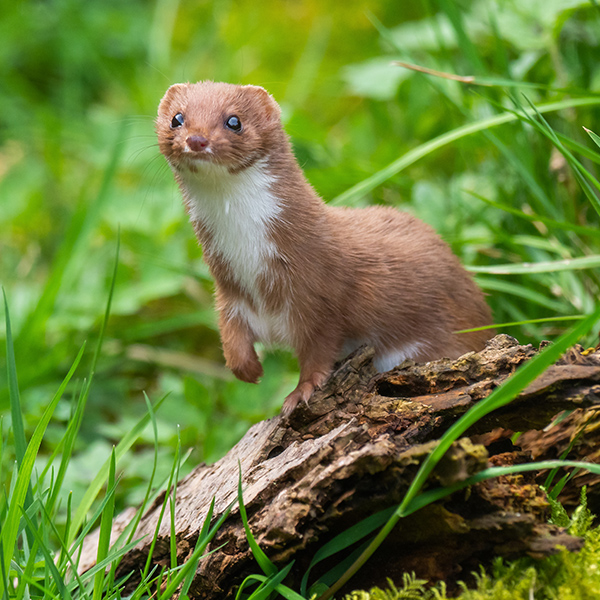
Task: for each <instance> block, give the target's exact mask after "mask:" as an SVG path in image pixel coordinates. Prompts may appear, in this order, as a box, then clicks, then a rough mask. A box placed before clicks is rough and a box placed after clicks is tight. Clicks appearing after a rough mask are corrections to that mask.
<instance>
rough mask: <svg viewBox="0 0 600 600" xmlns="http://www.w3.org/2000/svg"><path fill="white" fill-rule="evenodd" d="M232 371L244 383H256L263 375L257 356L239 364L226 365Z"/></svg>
mask: <svg viewBox="0 0 600 600" xmlns="http://www.w3.org/2000/svg"><path fill="white" fill-rule="evenodd" d="M228 366H229V368H230V369H231V370H232V371H233V374H234V375H235V376H236V377H237V378H238V379H241V380H242V381H245V382H246V383H258V380H259V378H260V377H262V375H263V368H262V365H261V364H260V362H259V360H258V358H255V359H254V360H247V361H246V362H244V363H243V364H240V365H228Z"/></svg>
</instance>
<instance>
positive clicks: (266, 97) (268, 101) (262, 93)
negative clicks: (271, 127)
mask: <svg viewBox="0 0 600 600" xmlns="http://www.w3.org/2000/svg"><path fill="white" fill-rule="evenodd" d="M244 89H245V90H248V92H249V93H250V94H251V95H252V96H253V97H254V98H256V99H258V100H259V101H260V103H261V105H262V106H263V108H264V109H265V116H266V117H267V119H269V120H271V121H279V120H280V119H281V108H279V104H277V102H276V101H275V98H273V96H271V94H269V92H267V90H265V88H263V87H260V86H258V85H245V86H244Z"/></svg>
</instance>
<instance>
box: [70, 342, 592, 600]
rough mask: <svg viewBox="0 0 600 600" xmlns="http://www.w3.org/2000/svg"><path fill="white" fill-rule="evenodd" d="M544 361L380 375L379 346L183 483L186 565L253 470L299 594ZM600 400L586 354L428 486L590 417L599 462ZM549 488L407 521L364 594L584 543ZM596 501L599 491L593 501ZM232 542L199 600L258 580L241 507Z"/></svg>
mask: <svg viewBox="0 0 600 600" xmlns="http://www.w3.org/2000/svg"><path fill="white" fill-rule="evenodd" d="M535 353H536V350H535V349H534V348H532V347H531V346H521V345H519V344H518V343H517V341H516V340H514V339H513V338H511V337H509V336H506V335H499V336H496V337H495V338H494V339H493V340H491V341H490V342H489V343H488V345H487V347H486V348H485V349H484V350H483V351H482V352H480V353H469V354H467V355H465V356H463V357H461V358H459V359H458V360H456V361H450V360H440V361H436V362H432V363H427V364H425V365H416V364H414V363H412V362H410V361H406V362H405V363H403V365H401V366H400V367H398V368H396V369H394V370H393V371H390V372H389V373H385V374H377V373H376V372H375V370H374V368H373V365H372V352H371V350H370V349H368V348H363V349H361V350H359V351H357V352H356V353H355V354H353V355H352V356H350V357H349V358H348V359H347V360H346V361H344V362H343V363H342V364H341V365H340V366H339V368H338V369H337V370H336V372H335V373H334V375H333V376H332V378H331V379H330V381H329V382H328V383H327V385H326V386H325V388H324V389H323V390H320V391H318V392H317V393H315V395H314V396H313V398H312V399H311V402H310V404H309V405H308V406H304V405H301V406H299V407H298V408H297V409H296V410H295V411H294V413H293V414H292V415H291V416H290V418H289V419H288V420H283V419H282V418H281V417H279V416H277V417H274V418H272V419H270V420H267V421H263V422H261V423H257V424H256V425H254V426H253V427H252V428H251V429H250V430H249V431H248V433H247V434H246V435H245V436H244V438H243V439H242V440H240V442H239V443H238V444H237V445H236V446H235V447H234V448H233V449H232V450H231V451H230V452H229V453H228V454H227V455H226V456H225V457H223V458H222V459H221V460H219V461H218V462H216V463H215V464H213V465H209V466H207V465H199V466H198V467H197V468H196V469H194V471H193V472H192V473H190V474H189V475H188V476H187V477H186V478H185V479H183V480H182V481H181V482H179V484H178V487H177V509H176V516H175V529H176V532H177V550H178V561H180V562H183V561H185V560H186V558H187V557H188V556H189V554H190V553H191V551H192V550H193V547H194V544H195V541H196V539H197V537H198V533H199V530H200V528H201V526H202V523H203V521H204V517H205V515H206V513H207V510H208V507H209V504H210V502H211V500H212V498H213V497H215V514H216V515H218V514H220V513H221V512H222V511H223V510H225V507H226V506H227V505H228V504H229V503H230V502H232V501H233V500H234V499H235V497H236V495H237V485H238V464H241V469H242V477H243V490H244V503H245V506H246V510H247V512H248V517H249V521H250V527H251V529H252V531H253V534H254V536H255V537H256V539H257V541H258V542H259V544H260V546H261V547H262V548H263V549H264V550H265V552H266V553H267V555H268V556H269V557H270V558H271V560H273V561H274V562H275V563H277V564H278V565H281V566H283V565H285V564H286V563H287V562H289V561H290V560H292V559H294V560H295V561H296V563H295V569H294V571H293V572H292V573H291V574H290V578H289V583H290V585H292V586H294V585H297V584H298V583H299V576H301V574H302V573H303V572H304V571H305V569H306V567H307V566H308V563H309V562H310V559H311V558H312V556H313V555H314V553H315V552H316V550H317V549H318V548H319V547H320V546H321V545H322V544H324V543H325V542H327V541H328V540H329V539H331V538H332V537H333V536H334V535H336V534H338V533H340V532H341V531H344V530H345V529H347V528H348V527H349V526H351V525H353V524H355V523H357V522H358V521H360V520H361V519H362V518H364V517H366V516H368V515H370V514H372V513H374V512H376V511H378V510H381V509H384V508H387V507H390V506H393V505H395V504H397V503H398V502H399V501H400V500H401V499H402V496H403V494H404V493H405V492H406V490H407V488H408V486H409V485H410V482H411V481H412V479H413V477H414V476H415V474H416V472H417V470H418V467H419V465H420V463H421V462H422V461H423V460H424V459H425V457H426V456H427V454H428V453H429V452H430V451H431V449H432V447H433V446H434V445H435V443H436V441H435V440H437V439H439V437H440V436H441V435H442V434H443V432H444V431H445V430H446V429H447V428H448V427H449V426H450V425H451V424H452V423H454V422H455V421H456V420H457V419H458V418H459V417H460V416H461V415H462V414H464V413H465V412H466V411H467V410H468V409H469V408H470V407H471V406H473V405H474V404H475V403H476V402H478V401H479V400H481V399H483V398H485V397H486V396H487V395H488V394H489V393H490V392H491V391H492V390H493V389H494V388H495V387H497V386H498V385H500V384H501V383H502V382H503V381H504V380H505V379H506V378H507V377H509V376H510V375H511V374H512V373H513V372H514V371H515V369H516V368H517V367H518V366H519V365H520V364H522V363H523V362H525V361H526V360H528V359H529V358H531V357H532V356H533V355H534V354H535ZM598 406H600V357H599V356H598V354H597V353H596V354H593V353H592V354H589V355H588V356H584V355H582V353H581V348H577V347H576V348H574V349H571V350H570V351H569V352H568V353H567V354H566V355H565V357H563V359H561V360H560V361H559V362H558V363H557V364H556V365H554V366H553V367H551V368H550V369H548V371H547V372H546V373H544V374H543V375H542V376H541V377H540V378H539V379H537V380H536V381H534V382H533V383H532V384H531V385H530V386H529V387H528V388H526V389H525V390H524V392H523V393H522V394H521V395H520V396H519V397H518V398H517V399H516V400H515V401H514V402H512V403H511V404H510V405H508V406H506V407H504V408H502V409H500V410H498V411H496V412H494V413H492V414H490V415H488V416H487V417H485V418H483V419H482V420H481V421H480V422H478V423H477V425H476V426H475V427H473V431H469V432H467V433H468V434H469V435H470V436H471V439H469V438H463V439H461V440H459V441H457V442H456V443H455V444H454V445H453V446H452V448H451V449H450V451H449V452H448V453H447V454H446V456H445V457H444V459H443V460H442V462H441V463H440V464H439V465H438V467H437V468H436V470H435V471H434V473H433V474H432V476H431V477H430V480H429V482H428V486H429V487H434V486H437V485H450V484H453V483H456V482H458V481H461V480H463V479H464V478H465V477H468V476H469V475H472V474H474V473H476V472H478V471H479V470H481V469H483V468H485V467H486V466H487V465H488V464H494V465H503V464H514V463H515V462H528V461H530V460H531V455H532V454H533V455H534V457H556V456H558V454H559V453H560V451H561V448H563V446H564V447H566V446H567V445H568V440H569V439H571V438H572V437H573V436H574V435H576V432H577V431H580V430H581V427H582V423H583V422H588V425H589V423H590V422H593V424H594V426H593V428H591V439H592V441H591V442H590V437H588V433H587V430H586V432H584V433H583V434H581V435H580V436H579V437H578V438H577V443H576V444H575V445H574V447H573V451H572V454H571V456H570V458H582V457H584V458H586V459H587V460H596V459H597V458H598V450H597V448H598V444H597V443H594V442H595V441H597V440H595V437H594V436H597V435H598V433H597V432H598V430H600V421H599V420H598V418H597V416H596V415H597V413H596V412H594V411H595V410H596V409H597V407H598ZM573 409H576V410H575V412H574V413H572V414H571V415H570V416H569V417H568V418H566V419H564V420H563V421H562V422H561V423H559V424H557V425H555V426H554V427H553V428H551V429H550V430H548V431H544V430H543V429H544V428H545V427H547V425H548V424H549V423H550V422H551V421H552V419H553V417H554V416H555V415H557V414H558V413H560V412H561V411H569V410H573ZM582 415H583V416H582ZM586 419H587V421H586ZM517 431H519V432H524V433H523V434H522V435H521V437H520V438H519V440H520V442H519V443H522V445H523V447H522V448H519V447H515V446H513V444H512V443H511V436H512V434H513V432H517ZM538 483H539V482H538V481H536V474H535V473H529V474H525V475H514V476H506V477H502V478H498V479H496V480H491V481H486V482H483V483H481V484H478V485H476V486H472V487H471V488H469V489H468V490H464V491H462V492H458V493H455V494H454V495H452V496H450V497H448V498H446V499H445V500H442V501H439V502H437V503H435V504H433V505H430V506H428V507H426V508H425V509H422V510H420V511H418V512H416V513H414V514H413V515H411V516H410V517H408V518H405V519H403V520H401V522H400V523H399V524H398V525H397V526H396V528H395V529H394V531H393V532H392V534H391V535H390V536H389V537H388V539H387V540H386V541H385V543H384V545H383V546H382V547H381V548H380V549H379V551H378V552H377V553H376V555H375V556H374V557H373V558H372V559H371V561H369V562H368V563H367V565H366V566H365V568H364V569H363V570H362V571H361V574H360V576H359V578H360V585H361V586H362V587H368V586H369V585H371V584H383V583H385V578H386V577H391V578H392V579H394V578H395V579H397V580H400V578H401V573H402V572H404V571H414V572H415V573H416V574H417V575H418V576H419V577H424V578H427V579H430V580H436V579H440V578H444V579H447V580H448V579H449V580H452V579H453V578H455V577H462V578H464V577H465V576H467V575H468V573H469V572H470V571H471V570H477V568H478V565H479V564H480V563H481V562H485V560H487V559H489V558H491V557H493V556H498V555H502V556H507V557H509V556H518V555H523V554H529V555H532V556H542V555H546V554H548V553H551V552H553V551H554V550H555V548H556V546H557V545H558V544H560V545H562V546H564V547H567V548H569V549H571V550H576V549H577V548H579V547H580V544H581V541H580V540H579V539H577V538H574V537H572V536H569V535H568V534H567V533H565V532H564V531H563V530H561V529H559V528H557V527H555V526H551V525H549V524H547V517H548V504H547V502H546V499H545V496H544V493H543V491H542V490H541V489H540V487H539V485H538ZM581 483H586V484H587V485H590V486H594V485H595V484H596V483H597V478H596V477H590V476H585V475H584V474H582V475H581V476H580V477H579V479H578V478H574V481H573V484H572V485H570V486H567V487H566V489H565V492H564V493H565V494H566V497H567V498H568V499H569V501H573V499H574V498H577V497H578V491H577V489H576V488H577V486H579V485H581ZM594 494H595V490H593V488H592V490H591V491H590V497H591V498H595V497H596V496H595V495H594ZM163 499H164V495H163V496H161V497H159V498H158V499H157V501H156V502H155V503H154V505H153V506H152V507H150V509H149V510H148V511H147V512H146V514H145V516H144V517H143V519H142V520H141V522H140V525H139V527H138V530H137V533H136V537H141V536H146V537H144V539H143V540H142V541H141V542H140V543H139V544H138V545H137V546H136V548H135V549H134V550H132V551H130V552H129V553H127V554H126V555H125V556H124V558H123V561H122V562H121V564H120V566H119V574H121V575H124V574H126V573H130V572H134V573H139V571H140V570H141V569H142V568H143V565H144V563H145V561H146V557H147V554H148V548H149V545H150V541H151V539H152V537H153V535H154V531H155V528H156V525H157V519H158V516H159V514H160V510H161V503H162V501H163ZM168 512H169V511H168V509H167V511H166V514H165V516H164V518H163V521H162V524H161V526H160V529H159V534H158V543H157V544H156V547H155V549H154V555H153V562H154V563H157V564H169V535H170V518H169V515H168ZM132 514H133V512H132V511H131V510H130V511H127V512H126V513H124V514H123V515H121V517H120V518H119V520H118V521H117V523H116V524H115V527H114V529H113V536H114V537H116V536H117V535H118V534H119V532H120V531H122V529H123V527H124V526H125V525H126V524H127V522H129V521H130V520H131V517H132ZM219 546H222V548H221V549H220V550H218V551H217V552H215V553H214V554H212V555H211V556H209V557H207V558H206V559H203V560H202V561H201V562H200V565H199V568H198V571H197V574H196V577H195V579H194V583H193V585H192V588H191V589H190V592H189V595H190V596H191V597H192V598H228V597H231V596H232V594H233V593H234V592H235V590H236V588H237V586H238V585H239V584H240V582H241V581H242V580H243V578H244V577H245V576H246V575H248V574H250V573H253V572H254V573H256V572H258V571H259V568H258V566H257V565H256V564H255V563H254V560H253V558H252V555H251V553H250V550H249V547H248V543H247V541H246V538H245V534H244V531H243V527H242V524H241V520H240V518H239V511H238V509H237V507H235V508H234V510H233V511H232V513H231V515H230V517H229V518H228V519H227V520H226V522H225V524H224V525H223V527H222V528H221V530H220V531H219V533H218V534H217V536H216V538H215V539H214V541H213V543H212V545H211V547H212V548H216V547H219ZM96 547H97V538H96V537H95V536H94V535H91V536H89V537H88V539H87V540H86V543H85V548H84V553H83V555H82V559H81V562H80V565H81V568H82V570H85V569H87V568H89V567H90V566H92V565H93V562H94V556H95V553H96ZM338 560H339V559H337V558H336V559H335V562H338ZM335 562H334V563H332V564H335ZM328 566H330V565H327V564H325V565H322V566H321V569H327V568H328ZM315 571H316V572H315V575H317V574H318V573H319V571H318V570H315Z"/></svg>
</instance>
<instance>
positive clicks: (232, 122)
mask: <svg viewBox="0 0 600 600" xmlns="http://www.w3.org/2000/svg"><path fill="white" fill-rule="evenodd" d="M225 127H227V129H231V131H234V132H235V133H239V132H240V131H241V130H242V122H241V121H240V120H239V119H238V118H237V117H236V116H235V115H231V116H230V117H227V120H226V121H225Z"/></svg>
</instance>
